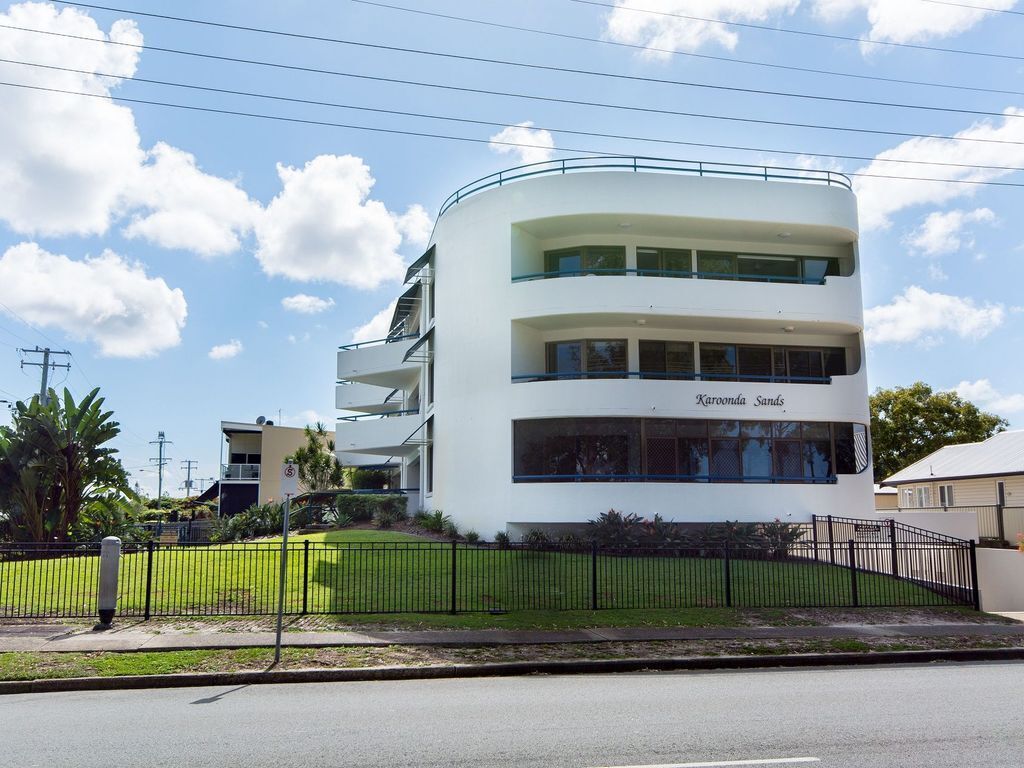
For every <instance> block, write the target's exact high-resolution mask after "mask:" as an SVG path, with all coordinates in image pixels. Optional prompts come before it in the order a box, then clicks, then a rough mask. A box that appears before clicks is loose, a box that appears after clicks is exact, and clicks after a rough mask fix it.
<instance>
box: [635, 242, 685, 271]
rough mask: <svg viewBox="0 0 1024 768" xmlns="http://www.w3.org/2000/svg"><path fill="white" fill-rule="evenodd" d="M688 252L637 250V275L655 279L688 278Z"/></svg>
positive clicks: (664, 249) (651, 249)
mask: <svg viewBox="0 0 1024 768" xmlns="http://www.w3.org/2000/svg"><path fill="white" fill-rule="evenodd" d="M690 259H691V257H690V252H689V251H680V250H672V249H669V248H637V249H636V267H637V274H639V275H647V276H655V277H690V276H691V275H692V274H693V272H692V271H691V267H692V263H691V260H690Z"/></svg>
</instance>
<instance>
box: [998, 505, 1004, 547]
mask: <svg viewBox="0 0 1024 768" xmlns="http://www.w3.org/2000/svg"><path fill="white" fill-rule="evenodd" d="M996 527H997V528H998V530H999V546H1001V547H1002V546H1005V545H1006V521H1005V520H1003V505H1002V504H996Z"/></svg>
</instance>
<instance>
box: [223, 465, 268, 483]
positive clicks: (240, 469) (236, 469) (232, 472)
mask: <svg viewBox="0 0 1024 768" xmlns="http://www.w3.org/2000/svg"><path fill="white" fill-rule="evenodd" d="M220 479H221V480H259V479H260V465H259V464H221V465H220Z"/></svg>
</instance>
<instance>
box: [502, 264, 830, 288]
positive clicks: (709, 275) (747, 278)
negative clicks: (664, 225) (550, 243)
mask: <svg viewBox="0 0 1024 768" xmlns="http://www.w3.org/2000/svg"><path fill="white" fill-rule="evenodd" d="M600 275H620V276H621V275H640V276H641V277H695V278H697V279H698V280H702V279H703V280H737V281H740V282H751V283H796V284H799V285H825V280H826V278H824V277H821V278H818V277H790V276H788V275H751V274H746V273H742V272H740V273H737V272H692V271H690V270H679V269H639V268H637V269H634V268H633V267H630V268H628V269H627V268H626V267H621V268H614V267H601V268H596V269H556V270H552V271H550V272H528V273H526V274H524V275H514V276H513V277H512V282H513V283H523V282H529V281H531V280H548V279H551V278H558V277H590V276H600ZM828 277H839V275H828Z"/></svg>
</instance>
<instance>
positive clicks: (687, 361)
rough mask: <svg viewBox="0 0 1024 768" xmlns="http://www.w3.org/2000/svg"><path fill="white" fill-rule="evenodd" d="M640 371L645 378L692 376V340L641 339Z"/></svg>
mask: <svg viewBox="0 0 1024 768" xmlns="http://www.w3.org/2000/svg"><path fill="white" fill-rule="evenodd" d="M640 373H641V375H642V377H643V378H645V379H680V378H691V377H692V374H693V342H692V341H641V342H640Z"/></svg>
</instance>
